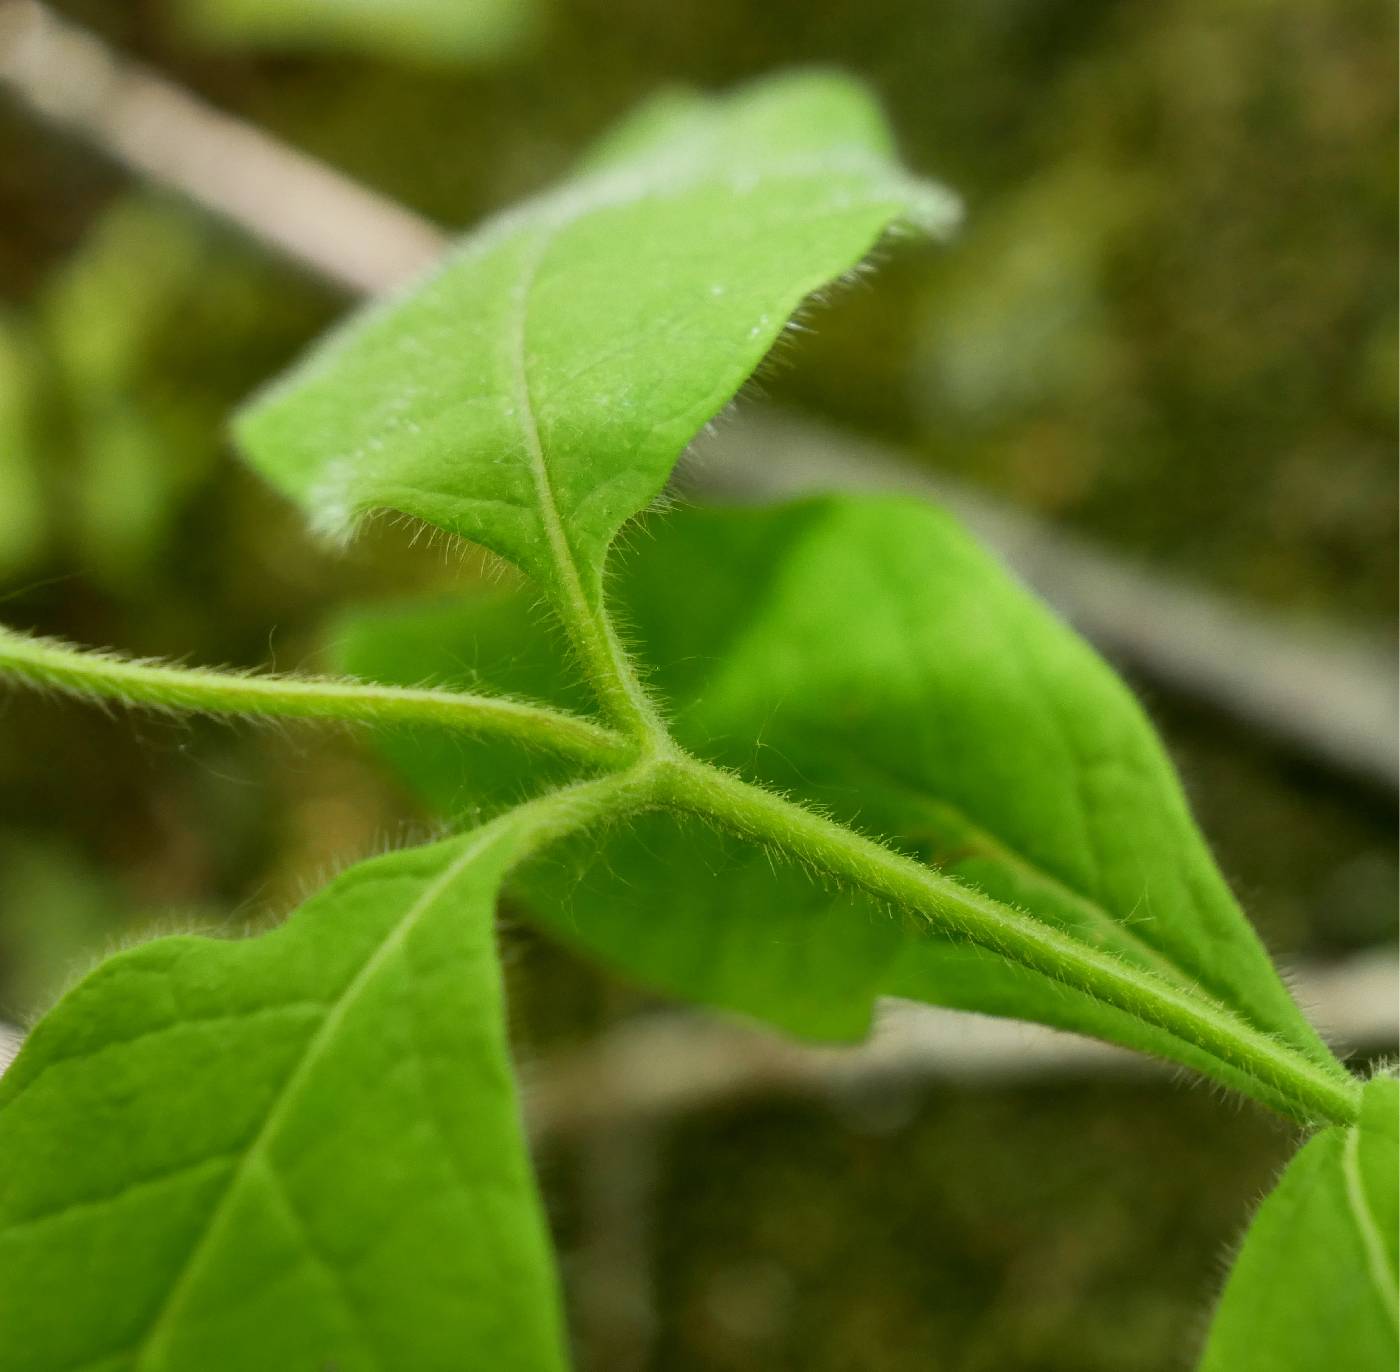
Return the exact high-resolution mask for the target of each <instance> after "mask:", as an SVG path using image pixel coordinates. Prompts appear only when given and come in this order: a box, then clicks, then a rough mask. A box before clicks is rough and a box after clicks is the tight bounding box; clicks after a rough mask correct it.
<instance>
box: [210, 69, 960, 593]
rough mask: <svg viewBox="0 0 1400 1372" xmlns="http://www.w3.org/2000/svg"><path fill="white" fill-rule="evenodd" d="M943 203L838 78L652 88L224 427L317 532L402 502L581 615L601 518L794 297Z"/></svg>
mask: <svg viewBox="0 0 1400 1372" xmlns="http://www.w3.org/2000/svg"><path fill="white" fill-rule="evenodd" d="M955 214H956V209H955V205H954V202H953V201H952V198H951V197H950V196H949V195H948V194H947V192H945V191H942V190H940V189H938V188H936V187H933V186H929V185H926V184H923V183H920V182H917V181H915V180H913V179H912V178H911V177H909V176H908V175H907V174H906V173H905V172H904V171H903V170H902V169H901V168H900V167H899V166H898V164H897V162H895V160H894V159H893V157H892V155H891V152H890V147H889V139H888V134H887V133H886V131H885V128H884V125H883V122H882V120H881V118H880V116H879V113H878V110H877V109H876V108H875V106H874V105H873V104H872V102H871V101H870V99H869V97H868V96H867V95H865V94H864V92H863V91H862V90H861V89H860V88H859V87H858V86H856V85H854V84H853V83H851V82H849V81H847V80H845V79H843V78H840V77H837V76H829V75H804V76H797V77H790V78H786V79H780V80H774V81H769V82H765V83H762V84H760V85H757V86H754V87H752V88H749V89H748V90H746V91H742V92H740V93H739V94H737V95H734V96H731V97H729V98H726V99H715V100H700V99H698V98H681V97H676V96H671V97H663V98H661V99H660V100H659V101H658V103H656V104H655V105H654V106H652V107H650V108H644V109H643V110H642V111H641V112H640V113H639V114H638V115H636V116H635V117H634V118H633V119H632V120H630V121H628V123H627V124H626V125H624V126H623V127H622V128H620V129H618V130H616V131H614V133H613V134H612V135H610V136H609V137H608V138H607V139H606V140H605V141H604V142H603V143H602V144H601V145H600V146H599V147H598V148H597V149H596V150H595V151H594V152H593V154H592V155H591V156H590V158H589V159H588V160H587V161H586V162H585V164H584V166H583V168H582V169H581V171H580V173H579V174H578V175H577V176H576V177H575V178H574V179H573V180H571V181H569V182H568V183H566V184H565V185H564V186H563V187H562V188H561V189H559V190H557V191H555V192H553V193H550V194H547V195H543V196H540V197H539V198H537V199H535V200H532V201H529V202H527V203H525V204H523V205H521V206H519V207H517V208H515V209H512V210H510V211H508V212H507V213H505V214H503V215H501V216H500V217H498V218H497V219H495V220H493V221H491V222H489V223H488V224H486V225H485V226H484V227H482V228H481V229H479V230H477V231H475V232H474V233H472V234H470V235H468V236H467V237H466V238H465V239H464V240H463V241H462V244H461V245H460V246H459V247H458V248H456V249H454V250H453V251H452V252H451V253H450V254H449V255H448V256H447V258H446V259H445V260H444V261H443V262H442V264H441V265H440V266H438V267H437V268H436V269H435V270H434V271H433V272H432V273H431V274H430V275H429V276H428V277H426V278H425V279H424V280H423V281H421V282H420V283H418V284H417V285H416V286H415V287H413V288H412V289H411V290H410V291H408V292H407V293H406V294H404V295H402V296H401V297H399V298H397V299H394V300H391V301H389V302H387V303H382V304H377V305H373V306H371V307H369V308H368V309H367V310H365V311H363V312H361V313H358V314H356V315H355V316H353V317H352V318H351V320H350V321H349V322H348V323H347V324H346V325H345V326H343V327H342V328H341V329H340V330H339V331H337V332H336V333H334V334H333V335H332V336H331V337H330V338H329V339H328V340H327V341H326V342H325V343H323V344H322V345H321V346H319V347H318V348H317V349H316V350H315V351H314V352H313V353H312V354H311V355H310V356H309V357H308V359H307V360H306V361H305V362H304V363H303V364H302V365H301V366H300V367H298V368H296V369H294V370H293V371H292V372H291V373H289V374H288V376H287V377H286V378H285V379H283V380H281V381H279V382H278V383H277V384H276V385H275V386H273V387H272V388H271V389H270V390H268V391H267V392H266V393H265V394H264V395H263V396H261V397H260V398H258V399H256V400H255V401H254V402H253V403H252V405H251V406H250V407H249V408H248V409H247V410H246V411H245V412H244V413H243V415H242V416H241V418H240V419H239V421H238V423H237V426H236V427H237V435H238V438H239V441H240V443H241V445H242V447H243V449H244V451H245V452H246V454H247V455H248V457H249V459H250V460H251V461H252V463H253V464H254V466H256V467H257V468H258V469H259V470H260V471H262V472H263V473H264V474H265V475H266V476H267V477H268V478H269V479H271V480H272V481H273V482H274V483H275V484H276V485H277V486H279V487H280V488H281V489H282V490H283V491H284V492H286V493H287V494H288V495H289V496H291V497H292V498H293V499H295V500H297V501H298V502H300V503H301V504H302V505H303V506H304V507H305V508H306V509H307V511H308V513H309V515H310V517H311V519H312V521H313V523H314V524H315V525H317V526H318V527H320V528H321V529H322V530H324V531H327V532H329V533H333V534H335V533H345V532H347V531H348V530H349V529H350V528H351V527H353V525H354V523H355V522H356V520H358V519H359V518H360V517H361V516H363V515H364V514H365V513H366V512H368V511H371V510H374V509H376V508H380V507H388V508H391V509H394V510H399V511H403V512H407V513H408V514H411V515H415V516H418V517H420V518H422V519H425V520H427V521H429V522H430V523H432V524H435V525H437V526H439V527H441V528H443V529H446V530H448V531H449V532H451V533H454V534H459V535H462V536H463V537H465V538H468V539H471V540H472V541H474V542H477V543H481V544H484V545H485V546H486V547H489V548H491V549H493V550H494V551H496V552H497V553H500V554H501V555H502V556H504V557H506V558H507V559H509V560H511V561H513V562H515V563H516V564H517V565H519V566H520V567H521V568H522V569H523V570H525V571H526V572H527V573H528V574H529V575H531V576H532V577H533V578H534V579H535V580H537V581H538V582H539V583H540V585H541V586H542V587H544V588H545V590H546V591H547V592H548V593H549V594H550V595H551V596H552V597H553V598H554V599H555V601H556V603H563V604H566V605H569V606H571V607H573V609H574V610H575V612H576V611H577V605H578V603H579V602H580V601H581V602H583V603H585V604H589V603H591V604H596V603H597V601H598V599H599V596H600V594H601V591H600V576H601V569H602V563H603V558H604V555H605V553H606V550H607V548H608V545H609V544H610V543H611V542H612V540H613V538H614V537H615V535H616V534H617V531H618V530H619V529H620V528H621V527H622V525H623V524H624V523H625V522H626V521H627V520H628V519H630V518H631V517H632V516H633V515H635V514H637V513H638V512H639V511H641V510H642V509H644V508H645V507H646V506H647V505H648V503H649V502H650V501H651V500H653V499H654V498H655V497H656V496H657V495H658V494H659V492H660V491H661V489H662V487H663V486H664V485H665V482H666V479H667V477H668V475H669V473H670V471H671V468H672V467H673V466H674V464H675V462H676V459H677V457H678V456H679V454H680V453H681V451H682V450H683V449H684V448H685V446H686V445H687V444H688V443H689V442H690V440H691V439H692V438H693V437H694V436H695V434H696V433H697V432H698V431H699V430H700V429H701V428H702V427H703V426H704V425H705V423H706V422H708V421H709V420H710V419H711V418H712V417H713V416H714V415H715V414H716V413H717V412H718V411H719V410H720V409H721V408H723V406H725V405H726V404H727V403H728V402H729V400H730V399H731V397H732V396H733V395H734V393H735V392H736V391H737V390H738V389H739V387H740V386H741V385H742V384H743V383H744V381H745V380H746V379H747V377H748V376H749V374H750V373H751V372H752V371H753V369H754V368H755V367H756V366H757V365H758V363H759V362H760V361H761V360H762V358H763V357H764V355H765V354H766V353H767V352H768V350H769V348H770V347H771V346H772V344H773V341H774V339H775V338H777V336H778V335H779V334H780V333H781V331H782V330H783V328H784V326H785V325H786V323H787V321H788V318H789V316H790V315H791V314H792V312H793V310H795V309H796V308H797V307H798V305H800V304H801V302H802V301H803V300H804V298H806V297H807V296H808V295H809V294H811V293H812V292H814V291H816V290H819V289H820V288H822V287H824V286H826V285H828V284H829V283H830V282H831V281H833V280H834V279H835V278H837V277H839V276H840V275H841V274H842V273H844V272H846V271H847V270H849V269H850V268H852V267H854V266H855V265H856V264H857V263H859V262H860V260H861V259H862V258H863V257H864V256H865V255H866V254H867V253H868V252H869V250H870V249H871V247H872V246H873V245H874V243H875V242H876V240H877V239H878V238H879V237H880V236H881V234H882V233H883V232H884V231H885V230H886V229H888V228H889V227H890V226H891V225H893V224H896V223H906V224H909V225H913V226H918V227H921V228H923V229H926V230H929V231H937V230H940V229H946V228H947V227H949V226H950V225H951V223H952V221H953V219H954V217H955Z"/></svg>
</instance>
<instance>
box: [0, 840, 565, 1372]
mask: <svg viewBox="0 0 1400 1372" xmlns="http://www.w3.org/2000/svg"><path fill="white" fill-rule="evenodd" d="M510 851H511V831H510V826H509V821H504V822H503V823H502V824H501V825H497V826H492V827H491V828H489V829H486V830H482V831H478V832H475V833H471V834H467V835H465V836H463V837H460V838H456V839H452V840H450V841H448V842H446V843H441V844H437V845H434V846H432V847H426V848H419V849H415V850H412V851H409V852H404V853H397V854H393V855H390V856H388V857H383V858H379V859H375V860H373V861H370V862H367V863H364V864H362V865H360V866H358V867H355V868H352V869H351V870H350V871H349V872H347V873H346V874H345V875H344V876H342V877H341V878H340V879H339V880H337V881H335V882H333V883H332V884H331V885H330V886H329V887H327V888H326V889H325V890H324V891H322V892H321V893H319V894H318V895H317V896H316V897H314V898H313V899H312V900H311V901H310V902H308V903H307V904H306V905H305V906H304V907H303V908H302V909H301V910H300V911H299V912H298V913H297V914H296V915H295V916H293V918H292V919H291V920H290V921H289V922H288V923H287V924H285V925H284V926H282V927H281V928H280V929H278V930H277V931H275V932H273V933H270V934H267V935H264V936H263V937H260V938H255V939H249V940H246V941H236V942H223V941H217V940H212V939H207V938H193V937H179V938H167V939H161V940H158V941H156V942H154V943H150V944H147V945H145V946H143V947H140V948H138V949H135V950H133V951H130V952H126V953H123V954H121V955H119V956H117V957H115V958H113V959H111V960H110V961H108V962H106V963H105V964H103V965H102V966H101V967H100V968H99V969H98V970H97V971H96V972H94V973H93V974H92V975H91V976H89V977H88V978H87V979H86V980H85V981H83V982H82V983H80V984H79V986H78V987H77V988H76V989H75V990H74V991H72V992H71V993H70V994H69V995H68V996H66V997H65V998H64V999H63V1000H62V1001H61V1002H60V1004H59V1005H58V1007H57V1008H56V1009H55V1010H54V1011H53V1012H52V1013H51V1014H50V1015H49V1016H48V1017H47V1018H46V1019H45V1020H44V1021H43V1022H42V1023H41V1024H40V1025H39V1027H38V1028H37V1029H36V1030H35V1031H34V1033H33V1034H32V1035H31V1036H30V1039H29V1041H28V1042H27V1043H26V1045H25V1048H24V1050H23V1052H22V1053H21V1055H20V1057H19V1058H18V1059H17V1061H16V1062H15V1064H14V1065H13V1066H12V1067H11V1068H10V1070H9V1071H8V1072H7V1073H6V1075H5V1077H4V1078H3V1080H2V1081H0V1157H3V1158H4V1160H5V1162H4V1167H3V1169H0V1329H3V1330H4V1339H5V1352H4V1353H3V1354H0V1362H2V1363H3V1365H4V1366H6V1367H14V1368H16V1369H18V1368H19V1367H21V1366H22V1367H23V1369H24V1372H78V1370H79V1369H84V1370H85V1372H191V1369H196V1368H197V1369H199V1372H248V1370H249V1369H250V1368H262V1367H266V1368H278V1369H306V1370H307V1372H323V1369H330V1368H334V1369H336V1372H376V1370H377V1369H390V1368H394V1369H412V1370H413V1372H460V1370H461V1369H462V1368H463V1367H491V1368H501V1369H508V1370H514V1372H549V1369H562V1368H563V1366H564V1355H563V1353H562V1336H561V1322H560V1319H559V1312H558V1299H557V1294H556V1290H555V1283H554V1275H553V1269H552V1265H551V1258H550V1254H549V1249H548V1243H547V1240H546V1237H545V1232H544V1226H543V1222H542V1218H541V1213H540V1207H539V1204H538V1200H537V1197H536V1194H535V1188H534V1182H533V1178H532V1176H531V1173H530V1169H529V1164H528V1162H527V1159H526V1156H525V1150H524V1144H523V1139H522V1135H521V1125H520V1120H519V1109H518V1103H517V1099H516V1092H515V1085H514V1079H513V1077H512V1074H511V1070H510V1065H509V1062H508V1058H507V1050H506V1042H505V1033H504V1028H503V1021H502V1006H501V988H500V980H499V971H498V967H497V961H496V954H495V948H494V942H493V934H492V915H493V910H494V904H495V897H496V889H497V884H498V881H499V876H500V871H501V869H502V866H503V863H504V861H505V860H506V859H507V857H508V856H509V853H510ZM17 1350H22V1362H20V1363H16V1362H14V1361H11V1360H10V1359H12V1358H13V1357H14V1356H15V1353H16V1351H17Z"/></svg>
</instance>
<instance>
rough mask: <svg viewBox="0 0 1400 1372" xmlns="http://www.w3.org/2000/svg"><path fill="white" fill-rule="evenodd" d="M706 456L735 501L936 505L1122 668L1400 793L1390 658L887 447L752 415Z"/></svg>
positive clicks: (702, 470) (702, 462) (1383, 650)
mask: <svg viewBox="0 0 1400 1372" xmlns="http://www.w3.org/2000/svg"><path fill="white" fill-rule="evenodd" d="M756 455H757V460H756ZM695 456H696V468H697V474H698V479H699V481H700V482H701V484H702V485H703V487H704V489H705V490H706V491H707V492H710V491H713V492H715V493H716V494H722V495H725V496H727V497H730V498H735V499H741V500H753V499H756V500H764V499H769V498H771V497H774V496H791V495H795V494H799V493H804V492H816V491H832V490H838V491H839V490H864V491H870V490H880V491H894V492H903V493H906V494H910V495H918V496H923V497H925V498H927V499H930V500H934V501H937V503H938V504H940V505H942V506H944V507H945V508H946V509H949V510H951V511H952V512H953V513H954V514H956V515H957V516H958V517H959V518H960V519H961V520H962V521H963V523H964V524H966V525H967V526H968V528H970V529H971V530H972V531H973V532H974V533H976V534H977V535H978V537H980V538H981V539H982V541H983V542H985V543H986V544H988V545H989V546H990V547H993V548H995V549H996V550H997V551H998V552H999V553H1000V554H1001V555H1002V557H1003V558H1004V559H1005V560H1006V561H1007V562H1008V563H1009V564H1010V565H1011V566H1012V567H1013V568H1014V569H1015V570H1016V572H1017V573H1018V574H1019V575H1020V576H1021V577H1022V579H1023V580H1025V581H1026V582H1027V583H1029V584H1030V585H1032V586H1034V587H1035V588H1036V589H1037V590H1038V591H1039V592H1040V593H1041V594H1042V595H1043V596H1044V597H1045V598H1046V599H1047V600H1048V601H1050V602H1051V604H1053V605H1054V606H1055V607H1056V608H1057V609H1058V610H1059V611H1060V613H1061V614H1062V615H1063V616H1064V617H1065V618H1066V619H1068V620H1069V621H1070V622H1071V623H1072V624H1074V625H1076V626H1077V627H1078V628H1079V629H1080V630H1081V631H1082V632H1083V633H1084V634H1085V635H1086V636H1087V637H1088V638H1091V639H1092V640H1093V641H1094V642H1095V643H1096V644H1098V645H1099V647H1101V648H1102V649H1103V650H1104V651H1105V652H1107V653H1108V654H1109V655H1110V656H1111V657H1113V658H1115V659H1116V660H1118V661H1119V662H1122V663H1125V664H1127V665H1129V666H1131V667H1132V668H1133V669H1135V670H1136V671H1138V672H1141V673H1142V674H1143V675H1144V676H1148V677H1151V678H1152V679H1153V680H1155V681H1158V682H1160V683H1161V684H1162V685H1164V686H1166V687H1169V688H1170V689H1172V690H1174V691H1176V692H1178V693H1180V694H1181V695H1184V696H1188V697H1194V698H1196V699H1198V700H1204V701H1208V702H1210V703H1211V704H1212V705H1215V706H1217V707H1218V708H1220V709H1223V710H1225V711H1226V712H1227V713H1229V714H1232V715H1234V716H1236V717H1237V718H1239V719H1241V720H1243V721H1244V722H1246V723H1247V724H1249V725H1251V726H1253V727H1255V728H1259V729H1262V730H1264V731H1265V732H1267V733H1269V734H1271V735H1272V736H1274V737H1275V738H1277V739H1280V740H1282V741H1283V742H1285V743H1288V744H1290V745H1292V746H1294V747H1296V748H1299V749H1301V750H1302V751H1303V752H1305V753H1307V754H1310V755H1311V756H1312V757H1314V758H1315V759H1317V760H1319V761H1321V762H1325V763H1326V764H1328V765H1329V766H1332V767H1335V768H1338V769H1340V770H1342V771H1344V772H1349V773H1353V774H1356V775H1358V776H1361V777H1365V778H1366V779H1367V780H1369V781H1373V782H1380V783H1381V784H1383V785H1386V786H1391V787H1393V786H1395V785H1396V783H1397V781H1400V683H1397V678H1396V672H1395V654H1394V651H1393V648H1390V647H1387V646H1385V645H1382V644H1380V643H1373V642H1370V641H1368V640H1366V639H1364V638H1362V637H1361V636H1359V635H1356V634H1351V633H1344V632H1340V631H1338V630H1336V629H1333V628H1330V627H1328V626H1327V625H1325V624H1320V623H1313V622H1303V621H1298V620H1295V619H1293V618H1290V617H1288V616H1284V615H1270V614H1268V613H1266V612H1264V611H1262V610H1259V609H1258V608H1255V607H1249V608H1246V607H1245V606H1243V605H1241V604H1239V603H1238V602H1234V601H1231V600H1228V599H1226V598H1225V597H1223V596H1220V595H1217V594H1214V593H1213V592H1211V591H1208V590H1206V589H1205V588H1203V587H1201V586H1195V585H1191V584H1189V583H1187V582H1183V581H1178V580H1173V579H1168V578H1166V577H1164V576H1161V575H1160V574H1156V573H1153V572H1149V571H1147V570H1145V569H1144V568H1142V567H1141V566H1138V565H1136V564H1134V563H1133V562H1131V561H1129V560H1127V559H1126V558H1123V557H1120V556H1116V555H1115V554H1113V553H1110V552H1107V551H1105V550H1104V549H1103V548H1100V547H1095V546H1090V545H1089V544H1087V543H1085V542H1084V541H1082V540H1081V539H1077V538H1075V537H1074V536H1073V535H1070V534H1066V533H1064V532H1062V531H1061V530H1059V529H1055V528H1052V527H1051V526H1050V525H1048V524H1046V523H1045V522H1044V521H1043V520H1040V519H1038V518H1036V517H1035V516H1034V515H1029V514H1026V513H1025V512H1024V511H1021V510H1017V509H1015V508H1013V507H1012V506H1010V505H1007V504H1005V503H1003V502H1001V501H998V500H996V499H994V498H992V497H990V496H987V495H985V494H983V493H981V492H979V491H976V490H974V489H973V488H972V487H970V486H968V485H967V484H966V483H964V482H960V481H958V480H956V479H955V478H952V477H949V476H946V475H944V474H943V473H939V472H934V471H930V470H928V469H927V468H924V467H919V466H915V465H914V464H913V463H911V462H910V461H908V459H907V458H904V457H902V456H901V455H900V454H899V453H898V452H897V451H894V450H892V449H890V448H889V447H887V446H885V445H883V444H879V443H875V442H872V441H870V440H868V439H865V438H862V437H859V436H857V435H855V434H849V433H839V432H836V431H834V430H832V429H830V428H827V427H825V426H822V425H819V424H814V423H811V422H810V421H805V420H800V419H796V418H793V417H789V416H785V415H781V414H777V413H773V412H763V411H756V412H749V413H748V414H747V415H746V417H745V418H743V419H742V420H740V421H739V422H736V423H733V424H728V423H726V424H721V425H719V426H717V427H716V429H715V430H714V432H712V433H710V434H709V435H707V436H706V437H705V438H704V439H703V440H702V441H701V442H700V443H698V444H697V445H696V454H695Z"/></svg>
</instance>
